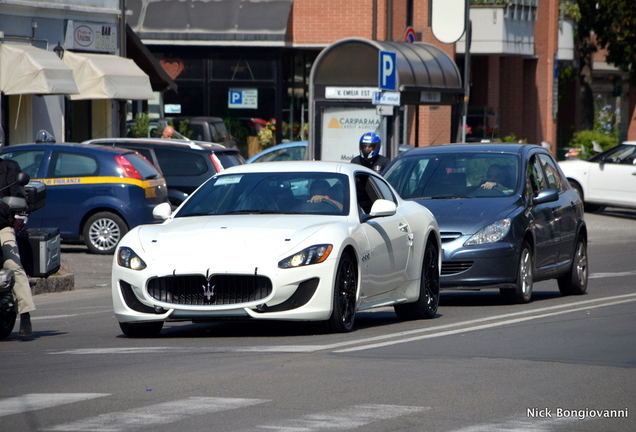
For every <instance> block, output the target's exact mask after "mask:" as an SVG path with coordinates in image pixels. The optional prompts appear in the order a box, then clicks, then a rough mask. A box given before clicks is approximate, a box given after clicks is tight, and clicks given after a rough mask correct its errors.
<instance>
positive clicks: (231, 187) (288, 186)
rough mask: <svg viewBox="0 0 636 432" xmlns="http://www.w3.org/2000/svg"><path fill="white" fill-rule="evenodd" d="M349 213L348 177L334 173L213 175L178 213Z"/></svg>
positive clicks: (183, 214) (178, 214) (182, 214)
mask: <svg viewBox="0 0 636 432" xmlns="http://www.w3.org/2000/svg"><path fill="white" fill-rule="evenodd" d="M272 213H282V214H313V215H316V214H321V215H346V214H348V213H349V181H348V177H347V176H345V175H342V174H335V173H315V172H309V173H304V172H301V173H298V172H294V173H279V172H277V173H248V174H224V175H218V176H216V177H213V178H212V179H210V180H209V181H208V182H207V183H205V184H204V185H203V186H201V187H200V188H199V189H198V190H197V191H196V192H195V193H194V195H193V196H192V197H191V198H190V199H189V200H188V201H186V202H185V203H184V204H183V206H182V207H181V208H180V209H179V211H178V212H177V214H176V216H175V217H189V216H201V215H226V214H272Z"/></svg>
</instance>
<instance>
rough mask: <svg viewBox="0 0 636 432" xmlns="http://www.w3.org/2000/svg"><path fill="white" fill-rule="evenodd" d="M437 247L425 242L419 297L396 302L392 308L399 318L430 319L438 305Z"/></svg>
mask: <svg viewBox="0 0 636 432" xmlns="http://www.w3.org/2000/svg"><path fill="white" fill-rule="evenodd" d="M437 257H438V252H437V247H436V246H435V244H433V243H432V242H430V241H429V242H427V243H426V247H425V248H424V260H423V263H422V276H421V277H420V297H419V298H418V299H417V301H415V302H413V303H406V304H398V305H395V306H394V307H393V308H394V309H395V313H396V314H397V316H398V318H400V319H401V320H416V319H431V318H434V317H435V314H436V313H437V308H438V307H439V261H438V259H437Z"/></svg>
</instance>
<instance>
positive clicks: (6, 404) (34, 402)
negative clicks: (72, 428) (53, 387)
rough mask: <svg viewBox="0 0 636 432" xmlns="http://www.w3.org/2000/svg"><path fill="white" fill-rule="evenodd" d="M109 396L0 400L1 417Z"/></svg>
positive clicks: (57, 395)
mask: <svg viewBox="0 0 636 432" xmlns="http://www.w3.org/2000/svg"><path fill="white" fill-rule="evenodd" d="M104 396H109V394H108V393H30V394H26V395H22V396H18V397H12V398H8V399H2V400H0V417H2V416H7V415H12V414H20V413H24V412H27V411H35V410H39V409H44V408H52V407H56V406H60V405H65V404H70V403H75V402H80V401H85V400H89V399H95V398H99V397H104Z"/></svg>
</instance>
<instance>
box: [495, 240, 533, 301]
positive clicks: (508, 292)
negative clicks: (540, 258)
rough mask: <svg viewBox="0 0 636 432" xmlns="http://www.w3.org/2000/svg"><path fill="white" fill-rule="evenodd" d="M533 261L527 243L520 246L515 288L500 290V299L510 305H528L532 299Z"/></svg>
mask: <svg viewBox="0 0 636 432" xmlns="http://www.w3.org/2000/svg"><path fill="white" fill-rule="evenodd" d="M533 272H534V259H533V257H532V250H531V249H530V245H529V244H528V242H525V241H524V242H523V244H522V246H521V256H520V257H519V264H518V267H517V281H516V283H515V288H512V289H510V288H502V289H501V291H500V292H501V295H502V297H503V298H504V299H505V300H506V301H508V302H510V303H528V302H529V301H530V298H531V297H532V285H533Z"/></svg>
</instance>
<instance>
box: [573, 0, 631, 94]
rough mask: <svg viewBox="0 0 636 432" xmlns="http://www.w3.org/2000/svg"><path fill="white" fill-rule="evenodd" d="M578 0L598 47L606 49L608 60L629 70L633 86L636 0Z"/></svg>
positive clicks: (620, 67) (582, 16)
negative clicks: (635, 0)
mask: <svg viewBox="0 0 636 432" xmlns="http://www.w3.org/2000/svg"><path fill="white" fill-rule="evenodd" d="M578 3H579V8H581V19H582V20H583V19H585V20H586V21H589V22H590V24H589V25H590V27H591V28H592V30H593V31H594V33H595V35H596V42H597V44H598V46H599V47H602V48H606V49H607V50H608V53H607V62H608V63H611V64H613V65H615V66H616V67H618V68H619V69H620V70H622V71H625V72H629V73H630V79H631V83H632V84H634V85H636V2H634V0H578ZM581 6H585V8H584V9H583V8H582V7H581ZM584 11H585V12H584Z"/></svg>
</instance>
